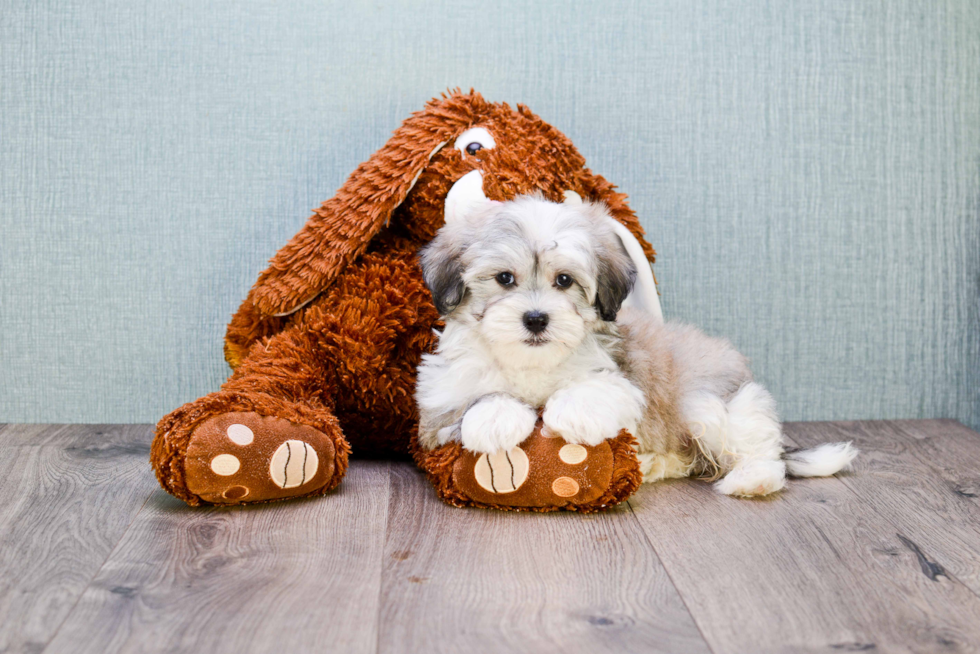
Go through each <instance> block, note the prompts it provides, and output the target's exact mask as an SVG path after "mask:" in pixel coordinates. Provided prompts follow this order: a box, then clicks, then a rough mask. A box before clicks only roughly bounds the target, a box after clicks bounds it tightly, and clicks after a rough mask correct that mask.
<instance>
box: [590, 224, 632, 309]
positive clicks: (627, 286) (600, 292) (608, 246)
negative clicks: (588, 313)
mask: <svg viewBox="0 0 980 654" xmlns="http://www.w3.org/2000/svg"><path fill="white" fill-rule="evenodd" d="M590 210H591V211H592V212H593V213H594V214H595V217H596V220H597V224H599V225H603V226H604V227H605V229H603V232H604V236H603V238H601V239H599V245H598V246H597V255H598V272H597V274H596V286H597V288H596V294H595V303H594V304H595V308H596V310H597V311H598V312H599V316H600V317H601V318H602V319H603V320H606V321H609V322H612V321H614V320H616V314H617V313H619V308H620V307H621V306H622V305H623V301H624V300H625V299H626V296H628V295H629V294H630V291H631V290H633V284H634V283H635V282H636V273H637V270H636V264H635V263H633V259H632V258H630V255H629V253H628V252H627V251H626V247H625V246H624V245H623V242H622V241H621V240H620V239H619V236H617V235H616V233H615V232H614V231H613V230H612V229H611V228H610V227H609V223H608V222H606V221H608V220H609V218H608V215H609V214H608V213H607V212H606V210H605V209H604V208H603V207H601V205H591V207H590Z"/></svg>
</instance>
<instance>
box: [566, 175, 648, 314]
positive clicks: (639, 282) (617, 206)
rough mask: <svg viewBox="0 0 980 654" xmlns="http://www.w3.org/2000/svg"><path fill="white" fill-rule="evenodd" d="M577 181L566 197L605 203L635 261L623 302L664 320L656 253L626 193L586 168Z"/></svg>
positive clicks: (618, 232)
mask: <svg viewBox="0 0 980 654" xmlns="http://www.w3.org/2000/svg"><path fill="white" fill-rule="evenodd" d="M576 182H577V184H578V185H579V189H580V190H575V191H566V194H565V201H566V202H569V201H570V202H574V203H578V202H581V201H582V199H583V198H585V199H588V200H591V201H593V202H602V203H603V204H605V205H606V207H608V209H609V214H610V215H611V216H612V220H613V222H614V223H615V229H616V235H617V236H618V237H619V239H620V241H622V243H623V247H624V248H625V249H626V252H627V253H628V254H629V256H630V258H631V259H632V260H633V263H634V264H635V265H636V273H637V274H636V281H635V285H634V288H633V290H632V292H631V293H630V294H629V295H628V296H627V297H626V299H625V300H624V301H623V306H627V307H633V308H636V309H640V310H642V311H645V312H647V313H649V314H651V315H652V316H653V317H654V318H655V319H656V320H657V321H659V322H663V321H664V314H663V310H662V309H661V308H660V294H659V293H658V292H657V280H656V277H654V275H653V269H652V268H651V264H653V262H654V260H655V259H656V255H657V253H656V252H654V250H653V247H652V246H651V245H650V244H649V243H648V242H647V241H646V239H645V238H643V235H644V232H643V227H642V226H641V225H640V221H639V220H638V219H637V217H636V214H635V213H633V210H632V209H630V208H629V205H627V204H626V195H625V194H623V193H618V192H617V191H616V187H615V186H613V185H612V184H611V183H609V182H608V181H606V180H605V179H603V178H602V177H601V176H599V175H596V174H595V173H593V172H592V171H590V170H589V169H588V168H586V169H584V170H582V172H581V173H579V175H578V178H577V179H576Z"/></svg>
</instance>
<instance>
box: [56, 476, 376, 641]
mask: <svg viewBox="0 0 980 654" xmlns="http://www.w3.org/2000/svg"><path fill="white" fill-rule="evenodd" d="M387 507H388V464H387V463H384V462H355V463H354V464H353V465H352V466H351V468H350V470H349V472H348V475H347V478H346V479H345V480H344V483H343V484H341V485H340V487H339V488H338V489H337V491H335V492H334V493H331V494H330V495H328V496H325V497H319V498H311V499H306V500H295V501H291V502H282V503H273V504H263V505H255V506H244V507H212V508H191V507H188V506H186V505H185V504H183V503H182V502H180V501H179V500H176V499H174V498H172V497H170V496H169V495H167V494H166V493H164V492H163V491H158V492H156V493H154V494H153V496H152V497H151V498H150V500H149V501H148V502H147V504H146V506H145V507H144V509H143V510H142V511H141V512H140V514H139V515H138V516H137V518H136V520H135V521H134V522H133V525H132V527H131V528H130V530H129V531H128V532H127V534H126V536H125V538H124V539H123V540H122V541H121V542H120V544H119V546H118V547H117V548H116V550H115V551H114V552H113V554H112V556H111V557H110V558H109V560H108V561H107V562H106V564H105V566H103V568H102V571H101V572H100V573H99V575H98V576H97V577H96V578H95V580H94V581H93V582H92V584H91V585H90V586H89V588H88V589H87V590H86V591H85V593H84V595H83V596H82V597H81V599H80V601H79V603H78V606H77V607H76V608H75V610H74V611H72V613H71V615H70V616H69V617H68V619H67V620H66V621H65V623H64V625H63V626H62V628H61V629H60V630H59V632H58V634H57V636H56V637H55V638H54V640H52V642H51V645H50V646H49V647H48V649H47V650H46V651H47V652H52V653H55V652H97V653H99V654H102V653H104V652H179V651H188V652H190V651H193V652H208V653H220V652H235V653H236V654H239V653H242V652H278V651H283V652H313V651H337V652H345V653H348V652H350V653H357V652H373V651H375V647H376V620H377V614H378V610H377V607H378V591H379V588H380V575H381V556H382V550H383V546H384V533H385V519H386V512H387Z"/></svg>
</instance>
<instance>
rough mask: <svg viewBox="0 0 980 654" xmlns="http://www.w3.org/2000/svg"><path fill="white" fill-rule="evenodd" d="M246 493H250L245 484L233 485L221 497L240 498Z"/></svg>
mask: <svg viewBox="0 0 980 654" xmlns="http://www.w3.org/2000/svg"><path fill="white" fill-rule="evenodd" d="M246 495H248V489H247V488H245V487H244V486H232V487H231V488H229V489H228V490H226V491H225V492H224V493H222V494H221V497H223V498H225V499H226V500H240V499H242V498H243V497H245V496H246Z"/></svg>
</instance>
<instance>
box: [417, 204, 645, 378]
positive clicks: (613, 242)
mask: <svg viewBox="0 0 980 654" xmlns="http://www.w3.org/2000/svg"><path fill="white" fill-rule="evenodd" d="M421 261H422V268H423V271H424V273H425V281H426V284H427V285H428V286H429V290H430V291H431V292H432V296H433V299H434V300H435V304H436V308H437V309H438V310H439V312H440V313H441V314H442V315H444V316H445V317H446V320H447V323H449V324H452V323H453V322H458V323H462V324H466V325H468V326H470V327H471V328H472V329H474V330H475V331H476V332H477V334H479V336H481V337H482V339H483V341H484V342H485V343H486V345H487V346H488V347H489V348H490V350H491V352H492V353H493V355H494V357H495V358H496V359H497V361H498V362H499V363H501V364H502V365H506V366H509V367H534V368H542V367H545V368H546V367H550V366H554V365H557V364H559V363H561V362H562V361H564V360H565V359H567V358H568V356H569V355H570V354H571V353H572V352H573V351H575V350H576V349H577V348H578V347H579V346H581V345H582V343H583V341H584V340H585V338H586V336H587V335H588V334H589V333H591V332H594V331H596V330H598V329H600V328H602V326H603V324H604V323H605V322H609V321H614V320H615V319H616V313H617V311H618V310H619V307H620V305H621V304H622V303H623V300H624V299H626V296H627V295H628V294H629V292H630V289H631V288H632V286H633V281H634V280H635V278H636V267H635V266H634V264H633V261H632V260H631V259H630V257H629V255H628V254H627V252H626V250H625V248H624V247H623V244H622V242H621V241H620V239H619V237H618V236H617V235H616V232H615V229H614V227H613V222H612V220H611V218H610V217H609V213H608V211H607V209H606V208H605V207H604V206H603V205H601V204H591V203H583V204H555V203H553V202H548V201H546V200H544V199H542V198H541V197H536V196H527V197H521V198H518V199H516V200H513V201H511V202H505V203H487V204H484V205H482V206H480V207H476V208H474V209H473V211H472V212H471V213H470V214H469V215H467V216H464V217H462V218H461V219H459V220H457V221H454V222H451V223H449V224H447V225H446V226H445V227H443V228H442V229H441V230H440V231H439V233H438V234H437V236H436V238H435V239H434V240H433V241H432V242H431V243H430V244H429V245H428V246H427V247H426V248H425V249H424V250H423V251H422V253H421Z"/></svg>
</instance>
